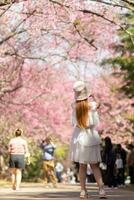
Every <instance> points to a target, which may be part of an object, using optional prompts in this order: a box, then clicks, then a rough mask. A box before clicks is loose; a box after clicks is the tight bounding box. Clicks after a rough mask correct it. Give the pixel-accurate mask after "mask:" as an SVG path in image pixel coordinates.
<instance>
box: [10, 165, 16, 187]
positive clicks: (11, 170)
mask: <svg viewBox="0 0 134 200" xmlns="http://www.w3.org/2000/svg"><path fill="white" fill-rule="evenodd" d="M10 173H11V179H12V189H13V190H15V189H16V169H15V168H12V169H10Z"/></svg>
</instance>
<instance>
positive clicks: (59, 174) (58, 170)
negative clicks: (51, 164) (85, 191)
mask: <svg viewBox="0 0 134 200" xmlns="http://www.w3.org/2000/svg"><path fill="white" fill-rule="evenodd" d="M63 170H64V167H63V165H62V164H61V163H60V162H57V163H56V166H55V171H56V177H57V180H58V183H61V182H62V172H63Z"/></svg>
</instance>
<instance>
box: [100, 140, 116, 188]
mask: <svg viewBox="0 0 134 200" xmlns="http://www.w3.org/2000/svg"><path fill="white" fill-rule="evenodd" d="M104 143H105V146H104V150H103V153H102V162H103V163H104V164H105V165H106V172H105V173H106V185H108V187H114V188H116V187H117V183H116V178H115V169H116V168H115V161H116V154H115V151H114V149H113V144H112V141H111V138H110V137H105V139H104Z"/></svg>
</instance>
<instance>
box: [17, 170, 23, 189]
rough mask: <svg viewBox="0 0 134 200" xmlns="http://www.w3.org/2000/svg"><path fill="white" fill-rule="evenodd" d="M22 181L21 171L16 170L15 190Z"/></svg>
mask: <svg viewBox="0 0 134 200" xmlns="http://www.w3.org/2000/svg"><path fill="white" fill-rule="evenodd" d="M21 179H22V169H16V190H18V189H19V187H20V183H21Z"/></svg>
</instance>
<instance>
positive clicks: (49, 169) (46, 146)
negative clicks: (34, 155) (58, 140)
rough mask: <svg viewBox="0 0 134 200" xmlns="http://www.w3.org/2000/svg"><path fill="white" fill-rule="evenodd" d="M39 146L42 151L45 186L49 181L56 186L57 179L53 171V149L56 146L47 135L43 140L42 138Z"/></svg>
mask: <svg viewBox="0 0 134 200" xmlns="http://www.w3.org/2000/svg"><path fill="white" fill-rule="evenodd" d="M40 147H41V149H42V151H43V171H44V182H45V184H46V186H47V184H48V182H49V181H50V182H51V183H52V184H53V187H57V179H56V176H55V172H54V168H55V164H54V151H55V149H56V146H55V145H54V144H53V142H52V138H51V137H50V136H48V137H46V139H45V140H42V143H41V145H40Z"/></svg>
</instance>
